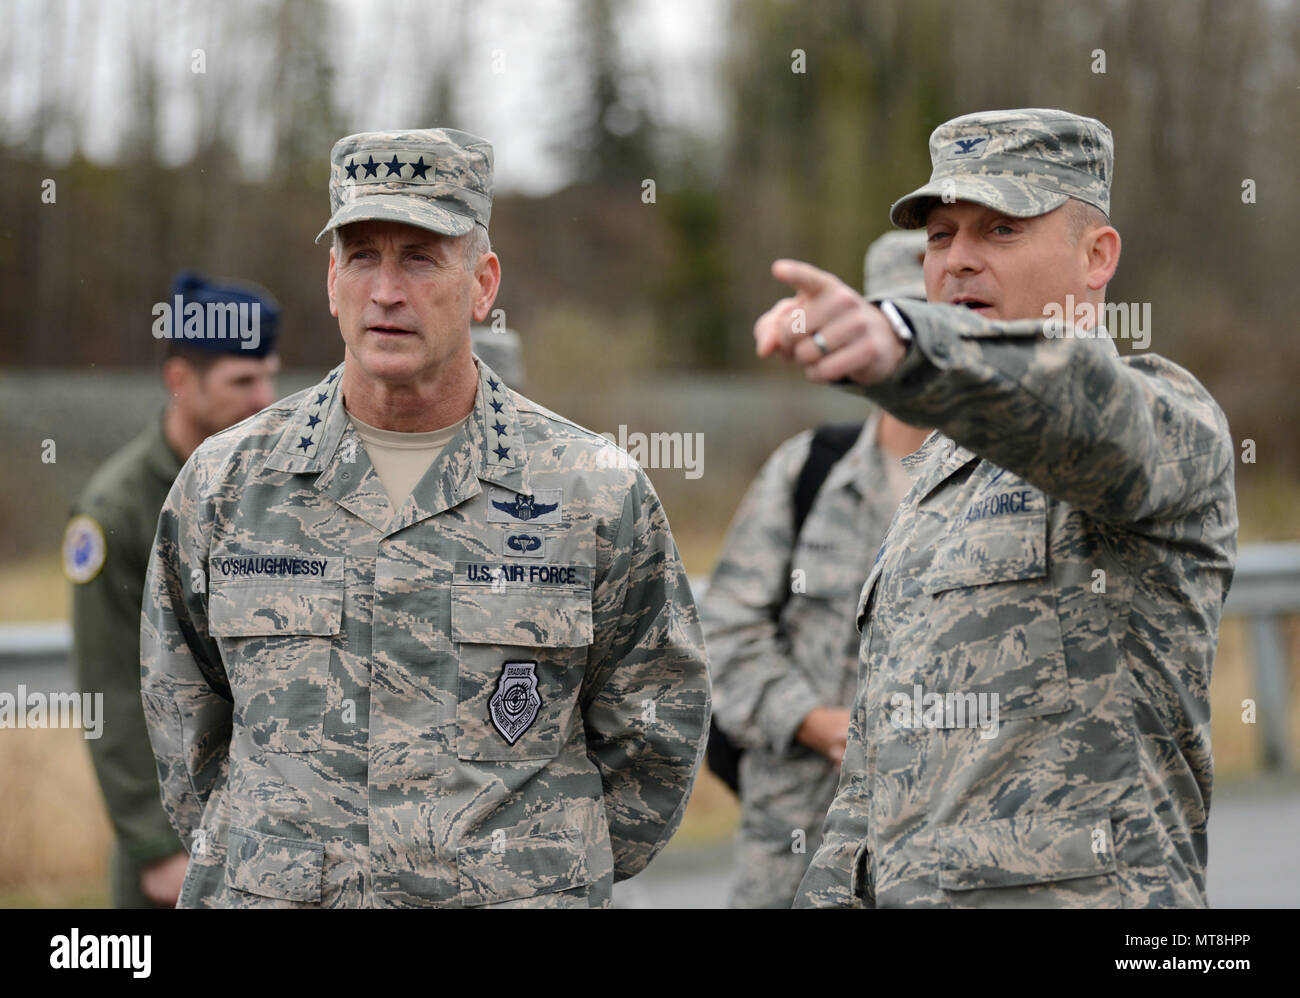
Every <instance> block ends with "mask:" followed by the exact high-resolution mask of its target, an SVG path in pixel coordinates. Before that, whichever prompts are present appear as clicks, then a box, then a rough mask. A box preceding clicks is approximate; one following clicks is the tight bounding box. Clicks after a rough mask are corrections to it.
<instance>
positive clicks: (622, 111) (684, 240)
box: [0, 0, 1300, 881]
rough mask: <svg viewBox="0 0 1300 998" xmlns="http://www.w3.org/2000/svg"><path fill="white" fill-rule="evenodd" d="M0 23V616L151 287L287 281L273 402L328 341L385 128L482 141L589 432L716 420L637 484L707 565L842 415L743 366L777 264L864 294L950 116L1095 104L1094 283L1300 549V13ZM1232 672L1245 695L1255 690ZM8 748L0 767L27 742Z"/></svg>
mask: <svg viewBox="0 0 1300 998" xmlns="http://www.w3.org/2000/svg"><path fill="white" fill-rule="evenodd" d="M3 16H4V18H5V22H6V23H5V27H4V29H3V31H2V32H0V466H3V467H4V469H5V471H6V474H5V479H4V485H3V488H2V489H0V621H3V622H12V621H23V620H34V619H35V620H44V619H60V618H63V617H65V616H66V614H67V606H68V600H67V584H66V582H64V580H63V577H62V573H61V571H60V567H59V558H58V548H59V541H60V537H61V534H62V530H63V526H64V522H65V518H66V511H67V507H68V504H69V502H70V501H71V499H72V498H73V496H74V495H75V494H76V492H77V491H78V490H79V489H80V487H81V486H82V484H84V481H85V479H86V478H87V477H88V475H89V474H90V472H91V471H92V470H93V468H94V467H95V466H96V465H97V464H98V463H99V462H100V461H101V460H102V459H103V458H104V457H105V456H107V454H109V453H110V452H111V451H113V450H114V449H116V448H117V447H118V446H120V445H121V444H122V443H124V442H125V441H126V440H127V439H129V438H130V437H131V436H133V435H134V434H135V432H137V430H138V428H139V426H140V425H141V423H142V421H143V420H144V419H146V418H148V416H149V415H150V414H151V413H153V412H155V411H156V410H157V408H158V407H159V406H160V405H161V403H162V393H161V390H160V388H159V387H158V385H157V377H156V374H155V373H154V366H153V365H154V363H155V359H156V356H157V354H156V350H157V347H158V343H157V341H155V340H154V339H153V338H152V336H151V334H150V324H151V322H152V313H151V309H152V306H153V303H154V302H157V301H161V300H163V299H164V297H165V295H166V293H167V288H168V285H169V283H170V278H171V275H172V274H173V273H174V272H175V271H176V270H178V269H180V268H182V267H192V268H197V269H199V270H201V271H203V272H205V273H208V274H211V275H220V276H229V277H242V278H246V279H249V280H253V281H257V282H258V283H260V284H263V285H264V286H266V287H267V288H269V289H270V290H271V291H272V292H273V293H274V294H275V295H276V296H277V297H278V298H279V299H280V301H281V304H282V306H283V323H282V336H281V353H282V357H283V359H284V362H285V364H286V376H285V377H284V378H283V379H282V385H281V388H282V393H283V394H287V393H288V392H289V391H292V390H295V389H296V388H298V387H301V386H302V385H304V384H306V383H308V381H309V380H314V378H315V377H316V376H317V375H318V374H319V373H320V372H321V371H323V370H325V369H326V368H328V367H330V366H332V365H334V364H335V363H337V362H338V360H339V359H340V358H341V356H342V351H341V344H340V342H339V340H338V332H337V324H336V322H335V321H334V320H333V319H332V318H331V317H330V315H329V312H328V309H327V307H326V300H325V293H324V278H325V267H326V261H327V248H326V247H325V246H314V245H313V244H312V239H313V237H314V236H315V234H316V233H317V232H318V231H319V229H320V228H321V226H322V225H323V224H324V221H325V219H326V217H327V215H328V211H327V206H328V201H327V192H326V183H327V177H328V154H329V150H330V147H331V145H332V144H333V143H334V141H335V140H336V139H338V138H339V137H341V136H343V135H345V134H348V133H351V132H356V131H363V130H370V129H376V128H387V127H428V126H432V125H438V124H445V125H454V126H455V127H460V128H464V129H466V130H468V131H471V132H476V133H478V134H481V135H484V136H486V137H487V138H489V139H490V140H491V141H493V143H494V145H495V147H496V166H497V176H498V183H497V196H496V199H495V204H494V208H493V213H492V241H493V247H494V249H495V250H496V251H497V252H498V253H499V255H500V256H501V260H502V265H503V271H504V282H503V285H502V290H501V294H500V297H499V299H498V302H497V305H498V307H500V308H502V309H504V311H505V317H506V321H507V323H508V325H509V326H510V327H511V328H513V329H515V330H517V331H518V332H519V333H520V335H521V336H522V338H523V343H524V353H525V360H526V363H527V366H528V376H529V381H528V394H529V395H531V396H533V397H534V398H536V399H538V400H539V401H541V402H542V403H543V404H545V405H547V406H549V407H550V408H552V409H555V410H557V411H559V412H561V413H563V414H564V415H566V416H569V417H570V418H573V419H574V420H576V421H577V422H579V423H582V424H584V425H586V426H589V427H591V428H592V429H595V430H597V431H606V432H611V433H614V434H615V435H617V433H618V429H619V426H620V425H625V426H627V428H628V431H629V432H632V431H638V430H639V431H642V432H652V431H678V432H684V433H703V434H704V440H705V450H704V474H703V476H702V477H700V478H698V479H688V478H686V477H685V475H684V474H683V472H682V470H680V469H649V471H650V475H651V478H652V479H653V481H654V483H655V486H656V488H658V489H659V491H660V493H661V495H662V496H663V498H664V503H665V506H666V508H667V510H668V513H669V516H670V519H671V520H672V524H673V528H674V533H675V535H676V537H677V539H678V543H679V545H680V546H681V548H682V551H683V555H684V557H685V559H686V562H687V567H688V569H689V570H690V571H691V573H692V574H693V575H706V574H707V573H708V572H709V571H710V569H711V567H712V563H713V558H714V556H715V554H716V551H717V548H718V545H719V543H720V541H721V537H722V533H723V531H724V530H725V528H726V525H727V522H728V520H729V519H730V516H731V513H732V511H733V510H734V509H735V506H736V504H737V502H738V501H739V498H740V494H741V492H742V491H743V489H744V488H745V486H746V484H747V483H748V481H749V479H750V478H751V477H752V475H753V473H754V471H755V470H756V469H757V467H758V465H759V464H760V463H761V461H762V460H763V458H764V457H765V456H766V455H767V454H768V453H769V452H770V451H771V449H772V448H773V447H774V446H775V445H776V444H777V443H779V442H780V441H781V440H782V439H784V438H785V437H787V436H789V435H791V434H792V433H794V432H796V431H798V430H799V429H802V428H804V427H806V426H808V425H811V424H812V423H813V422H816V421H818V420H822V419H827V418H841V419H842V418H853V417H854V416H862V415H863V414H864V408H863V404H862V402H861V400H860V399H858V398H855V397H853V396H850V395H848V394H846V393H843V392H837V391H832V390H828V389H825V388H815V387H812V386H809V385H807V384H806V382H805V381H804V379H803V377H802V375H800V374H799V373H798V372H792V371H789V370H786V369H784V368H783V367H782V366H781V365H779V364H777V363H775V362H768V363H766V364H760V363H759V362H758V361H756V360H755V358H754V356H753V341H752V335H751V329H752V325H753V322H754V319H755V318H756V317H757V316H758V315H759V314H760V313H761V312H763V311H764V310H765V309H766V308H768V307H769V306H770V305H771V304H772V302H773V301H774V300H775V299H776V298H778V297H781V296H782V295H783V294H784V289H783V288H782V287H781V286H780V285H778V284H777V283H776V282H775V281H774V280H772V278H771V277H770V275H769V272H768V267H769V265H770V263H771V261H772V259H774V258H775V257H778V256H795V257H800V258H803V259H807V260H810V261H812V262H814V263H816V264H818V265H819V266H822V267H825V268H827V269H829V270H832V271H834V272H835V273H837V274H838V275H839V276H841V277H842V278H843V279H845V280H847V281H849V282H850V283H854V284H860V282H861V275H862V256H863V252H864V250H865V249H866V246H867V244H868V243H869V242H870V241H871V240H872V239H874V238H875V237H876V236H877V235H879V234H880V233H881V232H883V231H885V230H886V229H887V228H889V221H888V217H887V209H888V206H889V204H890V203H891V202H892V201H893V200H895V199H896V198H898V197H899V196H901V195H902V194H905V193H907V192H908V191H909V190H911V189H912V188H914V187H916V186H918V185H919V184H920V183H922V182H924V181H925V180H926V179H927V178H928V176H929V172H930V165H929V155H928V149H927V139H928V136H929V134H930V132H931V130H932V129H933V128H934V127H935V126H936V125H938V124H940V123H941V122H943V121H945V120H947V119H948V118H951V117H953V116H955V115H958V114H963V113H967V112H970V111H974V110H979V109H984V108H996V107H1023V106H1043V107H1063V108H1067V109H1069V110H1073V111H1076V112H1079V113H1083V114H1087V115H1091V116H1094V117H1097V118H1099V119H1101V120H1102V121H1104V122H1105V123H1106V124H1107V125H1109V127H1110V128H1111V130H1112V131H1113V133H1114V136H1115V146H1116V177H1115V185H1114V189H1113V196H1112V204H1113V221H1114V223H1115V225H1116V226H1117V228H1118V229H1119V230H1120V232H1121V233H1122V235H1123V239H1124V248H1123V259H1122V262H1121V265H1120V270H1119V273H1118V275H1117V276H1116V279H1115V280H1114V282H1113V283H1112V284H1111V286H1110V298H1111V299H1112V300H1115V301H1126V302H1151V303H1152V318H1153V324H1152V325H1153V331H1152V339H1151V349H1152V350H1154V351H1156V352H1158V353H1160V354H1163V355H1165V356H1167V357H1170V358H1171V359H1173V360H1175V361H1177V362H1178V363H1180V364H1182V365H1184V366H1186V367H1188V368H1189V369H1190V370H1191V371H1192V372H1194V373H1195V374H1196V375H1197V376H1198V377H1199V378H1200V379H1201V380H1202V381H1203V382H1205V383H1206V385H1207V386H1208V387H1209V388H1210V390H1211V391H1212V392H1213V393H1214V395H1215V396H1216V397H1217V398H1218V399H1219V400H1220V402H1221V403H1222V405H1223V406H1224V408H1225V410H1226V411H1227V413H1228V417H1229V420H1230V423H1231V427H1232V431H1233V435H1234V438H1235V439H1236V440H1237V441H1238V442H1239V446H1240V443H1241V442H1242V441H1245V440H1253V441H1254V442H1255V462H1254V463H1239V464H1238V466H1237V469H1236V476H1237V484H1238V489H1239V494H1240V500H1241V508H1242V531H1241V538H1242V540H1243V541H1250V540H1262V539H1282V538H1300V503H1297V502H1296V495H1297V486H1298V485H1300V433H1297V429H1298V428H1300V392H1298V391H1297V390H1296V385H1297V382H1298V381H1300V337H1297V335H1296V316H1297V314H1300V279H1298V277H1300V275H1298V273H1297V271H1298V269H1300V268H1298V266H1297V265H1298V264H1300V255H1298V254H1297V252H1296V246H1297V244H1296V240H1295V225H1296V221H1297V219H1300V185H1298V184H1297V183H1296V173H1297V168H1296V164H1297V163H1300V113H1297V112H1298V111H1300V11H1298V9H1297V4H1296V2H1294V0H1165V2H1159V0H1147V2H1139V0H1056V2H1052V0H1049V2H1037V0H992V2H970V3H962V4H949V3H940V2H937V0H869V2H847V0H824V2H817V3H807V2H799V0H731V2H728V0H693V2H686V0H672V2H667V0H665V2H655V0H628V2H625V3H620V2H616V0H546V2H542V3H525V2H512V0H480V2H474V3H471V2H469V0H437V2H416V0H391V2H387V3H377V2H343V0H335V2H332V0H223V2H220V3H216V2H213V3H202V2H196V0H100V2H94V0H82V2H77V0H25V2H24V0H18V2H14V3H9V4H6V5H5V8H4V14H3ZM196 50H201V53H202V66H201V68H202V70H203V71H202V72H197V71H195V70H196V68H198V64H197V63H196ZM47 180H53V181H54V184H55V190H56V192H57V195H56V199H55V201H54V203H46V201H45V200H43V198H42V192H43V190H44V189H45V188H44V182H45V181H47ZM648 180H649V181H653V182H654V184H653V186H654V199H653V201H650V202H649V203H647V200H646V198H645V196H644V195H645V191H646V189H647V185H646V181H648ZM1247 181H1250V182H1251V183H1250V184H1248V185H1246V186H1248V187H1250V188H1251V189H1252V191H1253V198H1245V199H1243V185H1245V184H1246V182H1247ZM1120 349H1121V351H1125V350H1127V345H1126V344H1124V343H1120ZM47 439H52V440H55V441H56V443H57V447H58V450H57V454H58V457H57V461H56V462H55V463H53V464H49V463H43V462H42V460H41V454H42V446H43V445H42V442H43V441H44V440H47ZM1296 637H1297V635H1296V634H1295V633H1292V635H1291V639H1292V642H1293V647H1294V644H1295V639H1296ZM1224 641H1225V649H1224V651H1225V654H1229V653H1230V646H1231V645H1232V643H1233V642H1234V641H1237V642H1238V644H1239V643H1240V641H1239V638H1234V636H1233V632H1232V631H1231V630H1230V628H1225V632H1224ZM1231 654H1235V653H1231ZM1293 658H1294V656H1293ZM1229 660H1230V658H1229ZM1221 661H1222V657H1221ZM1215 679H1216V683H1219V681H1220V676H1219V675H1218V673H1217V672H1216V677H1215ZM1226 681H1228V682H1230V683H1235V684H1236V685H1231V686H1230V687H1228V691H1227V693H1226V694H1225V696H1226V700H1225V703H1227V704H1228V705H1229V707H1228V709H1231V704H1232V703H1233V697H1236V698H1237V701H1239V699H1240V696H1241V695H1249V694H1248V693H1242V690H1248V688H1249V687H1248V683H1247V681H1246V679H1245V677H1244V676H1243V675H1238V676H1237V678H1236V679H1232V678H1231V676H1230V675H1229V676H1228V677H1227V679H1226ZM1220 690H1221V691H1222V690H1223V686H1222V684H1220ZM1216 710H1217V708H1216ZM1236 727H1237V731H1236V734H1235V735H1229V736H1228V740H1227V742H1225V741H1224V740H1223V739H1220V737H1219V733H1218V732H1217V731H1216V735H1215V737H1216V743H1215V744H1216V756H1218V757H1220V758H1221V759H1223V758H1225V757H1224V756H1223V755H1222V752H1223V751H1224V750H1226V751H1227V752H1228V755H1227V757H1226V758H1227V760H1228V770H1229V771H1230V770H1231V769H1232V767H1233V765H1240V766H1247V765H1249V764H1250V760H1251V758H1252V752H1253V751H1254V750H1253V748H1252V746H1251V744H1250V743H1249V736H1248V735H1246V736H1243V735H1242V734H1241V730H1240V729H1241V725H1237V726H1236ZM47 735H48V737H49V738H51V739H54V738H62V737H64V736H70V737H72V738H74V739H75V743H76V745H77V746H80V745H81V742H80V739H79V738H76V736H75V734H74V733H69V732H49V733H47ZM1233 737H1236V738H1237V740H1238V742H1239V743H1240V744H1239V745H1238V747H1237V749H1236V750H1234V749H1233V748H1232V745H1231V739H1232V738H1233ZM1243 737H1244V738H1245V739H1246V740H1245V741H1243V740H1242V739H1243ZM33 744H35V743H33ZM23 751H26V752H27V753H28V754H27V755H26V756H23V757H22V758H20V759H18V760H17V761H15V760H14V759H10V760H9V762H8V763H6V762H5V761H4V760H3V759H0V776H3V774H4V771H6V770H8V771H9V772H10V773H13V772H16V771H18V770H19V769H21V768H22V767H23V766H26V765H28V764H32V763H34V761H35V760H37V759H39V758H42V757H43V754H42V750H40V749H39V748H29V749H26V750H23ZM76 751H78V752H80V751H83V750H82V749H80V748H78V749H77V750H76ZM1234 751H1236V755H1233V752H1234ZM20 755H21V753H20ZM23 759H26V762H24V761H23ZM69 772H72V773H73V776H71V777H69V779H70V780H72V781H73V782H74V783H76V785H77V786H81V787H83V789H84V788H86V787H93V779H91V778H90V777H89V774H88V772H87V770H86V767H85V766H84V764H83V765H82V767H81V768H80V769H78V768H77V767H76V766H73V767H72V768H71V769H70V770H69ZM88 780H89V782H87V781H88ZM76 781H80V782H79V783H77V782H76ZM0 782H2V781H0ZM61 785H63V786H65V788H66V787H68V786H70V785H71V784H69V783H62V784H61ZM702 786H703V785H702ZM707 789H708V788H707V787H704V790H707ZM3 790H4V788H3V787H0V791H3ZM13 792H15V791H13V789H12V788H10V790H9V791H7V792H6V793H7V794H12V793H13ZM33 792H35V791H33ZM41 792H42V793H46V794H47V795H48V794H50V793H53V791H52V790H48V789H47V790H46V791H41ZM86 792H93V791H90V790H87V791H86ZM702 792H703V791H702ZM56 796H57V795H56ZM74 796H75V795H74ZM64 798H66V794H65V795H64ZM6 799H10V800H12V799H14V798H13V797H12V796H7V797H6ZM33 800H34V798H33ZM51 800H53V798H51ZM33 806H35V805H33ZM51 806H57V805H53V804H52V805H51ZM69 806H73V805H69ZM38 810H39V808H38ZM74 810H75V808H74ZM71 813H72V812H70V814H71ZM75 813H76V814H78V815H81V814H82V812H81V811H80V810H76V811H75ZM69 820H70V821H75V820H80V819H75V818H71V817H70V818H69ZM697 824H698V823H697ZM29 825H30V827H29V832H30V835H29V838H30V841H29V842H27V841H26V840H24V842H25V843H26V844H24V843H23V842H19V841H18V839H11V840H9V846H6V844H5V841H4V837H3V835H0V881H3V879H4V877H3V873H4V868H5V864H6V859H5V857H6V856H9V857H10V858H13V859H14V863H15V864H17V866H22V865H23V864H25V863H30V861H31V859H30V858H31V856H32V855H33V852H32V850H38V851H39V849H40V848H46V849H48V850H55V851H58V852H60V854H61V855H62V856H63V857H64V859H65V860H66V857H67V849H66V848H65V845H66V844H60V843H59V842H58V841H57V840H50V839H49V837H48V836H47V835H46V834H45V831H44V829H43V827H42V826H40V825H39V823H37V822H36V820H35V819H33V821H32V822H31V823H29ZM15 834H17V833H15ZM100 834H102V824H101V826H100ZM20 837H21V836H20ZM15 857H16V858H15ZM88 861H93V863H98V862H99V861H100V860H99V858H98V857H95V856H92V857H90V860H88ZM52 862H54V861H53V860H52ZM63 868H64V869H67V867H66V864H65V866H64V867H63ZM95 868H96V869H98V867H95Z"/></svg>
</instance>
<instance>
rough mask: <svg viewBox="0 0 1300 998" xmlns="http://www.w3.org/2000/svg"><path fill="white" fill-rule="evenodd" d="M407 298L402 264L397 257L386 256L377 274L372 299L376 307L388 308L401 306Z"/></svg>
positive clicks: (371, 294) (372, 289)
mask: <svg viewBox="0 0 1300 998" xmlns="http://www.w3.org/2000/svg"><path fill="white" fill-rule="evenodd" d="M405 297H406V291H405V289H404V285H403V276H402V267H401V264H400V263H399V262H398V260H397V259H396V258H395V257H387V256H385V257H384V259H383V260H382V261H380V264H379V269H378V271H377V272H376V274H375V283H374V286H373V287H372V288H371V292H370V298H371V300H372V301H373V302H374V303H375V304H376V305H383V306H385V307H388V306H392V305H397V304H400V303H401V302H402V301H403V300H404V299H405Z"/></svg>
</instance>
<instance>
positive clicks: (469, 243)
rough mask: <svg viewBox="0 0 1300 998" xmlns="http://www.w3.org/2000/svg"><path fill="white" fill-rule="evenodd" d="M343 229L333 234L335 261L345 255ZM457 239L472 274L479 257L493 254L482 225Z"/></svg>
mask: <svg viewBox="0 0 1300 998" xmlns="http://www.w3.org/2000/svg"><path fill="white" fill-rule="evenodd" d="M342 228H343V227H342V226H339V228H337V229H335V230H334V231H333V232H332V233H331V235H332V236H333V237H334V242H333V247H334V258H335V260H337V259H338V258H339V257H340V256H342V255H343V237H342V236H341V235H339V232H340V231H341V230H342ZM457 238H458V239H459V240H460V245H461V251H462V252H463V253H464V260H465V269H466V270H468V271H470V272H473V270H474V265H475V264H476V263H478V258H479V257H481V256H482V255H483V254H484V253H491V252H492V240H491V239H489V238H488V230H487V229H485V228H483V226H481V225H478V224H475V226H474V227H473V228H472V229H470V230H469V231H468V232H466V233H465V234H464V235H463V236H458V237H457Z"/></svg>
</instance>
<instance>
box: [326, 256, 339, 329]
mask: <svg viewBox="0 0 1300 998" xmlns="http://www.w3.org/2000/svg"><path fill="white" fill-rule="evenodd" d="M335 267H336V265H335V262H334V247H333V246H331V247H330V265H329V269H328V270H327V271H326V272H325V294H326V295H327V296H328V297H329V300H330V315H332V316H334V318H336V319H337V318H338V317H339V307H338V304H337V303H336V302H335V301H334V285H335V283H336V282H337V281H338V271H337V270H336V269H335Z"/></svg>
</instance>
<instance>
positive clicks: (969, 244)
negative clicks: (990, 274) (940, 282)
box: [943, 228, 984, 277]
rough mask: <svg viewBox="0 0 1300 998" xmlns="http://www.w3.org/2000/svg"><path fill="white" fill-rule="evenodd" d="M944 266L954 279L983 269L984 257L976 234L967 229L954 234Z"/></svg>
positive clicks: (949, 243) (949, 242)
mask: <svg viewBox="0 0 1300 998" xmlns="http://www.w3.org/2000/svg"><path fill="white" fill-rule="evenodd" d="M943 266H944V269H945V270H946V271H948V273H950V274H952V275H953V276H954V277H955V276H957V275H959V274H969V273H972V272H978V271H979V270H981V269H983V267H984V256H983V254H982V252H981V250H980V243H979V239H978V238H977V237H976V236H975V234H974V233H972V232H971V231H970V230H969V229H965V228H962V229H958V230H957V231H956V232H955V233H953V236H952V238H951V239H950V240H949V241H948V252H947V253H945V254H944V260H943Z"/></svg>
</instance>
